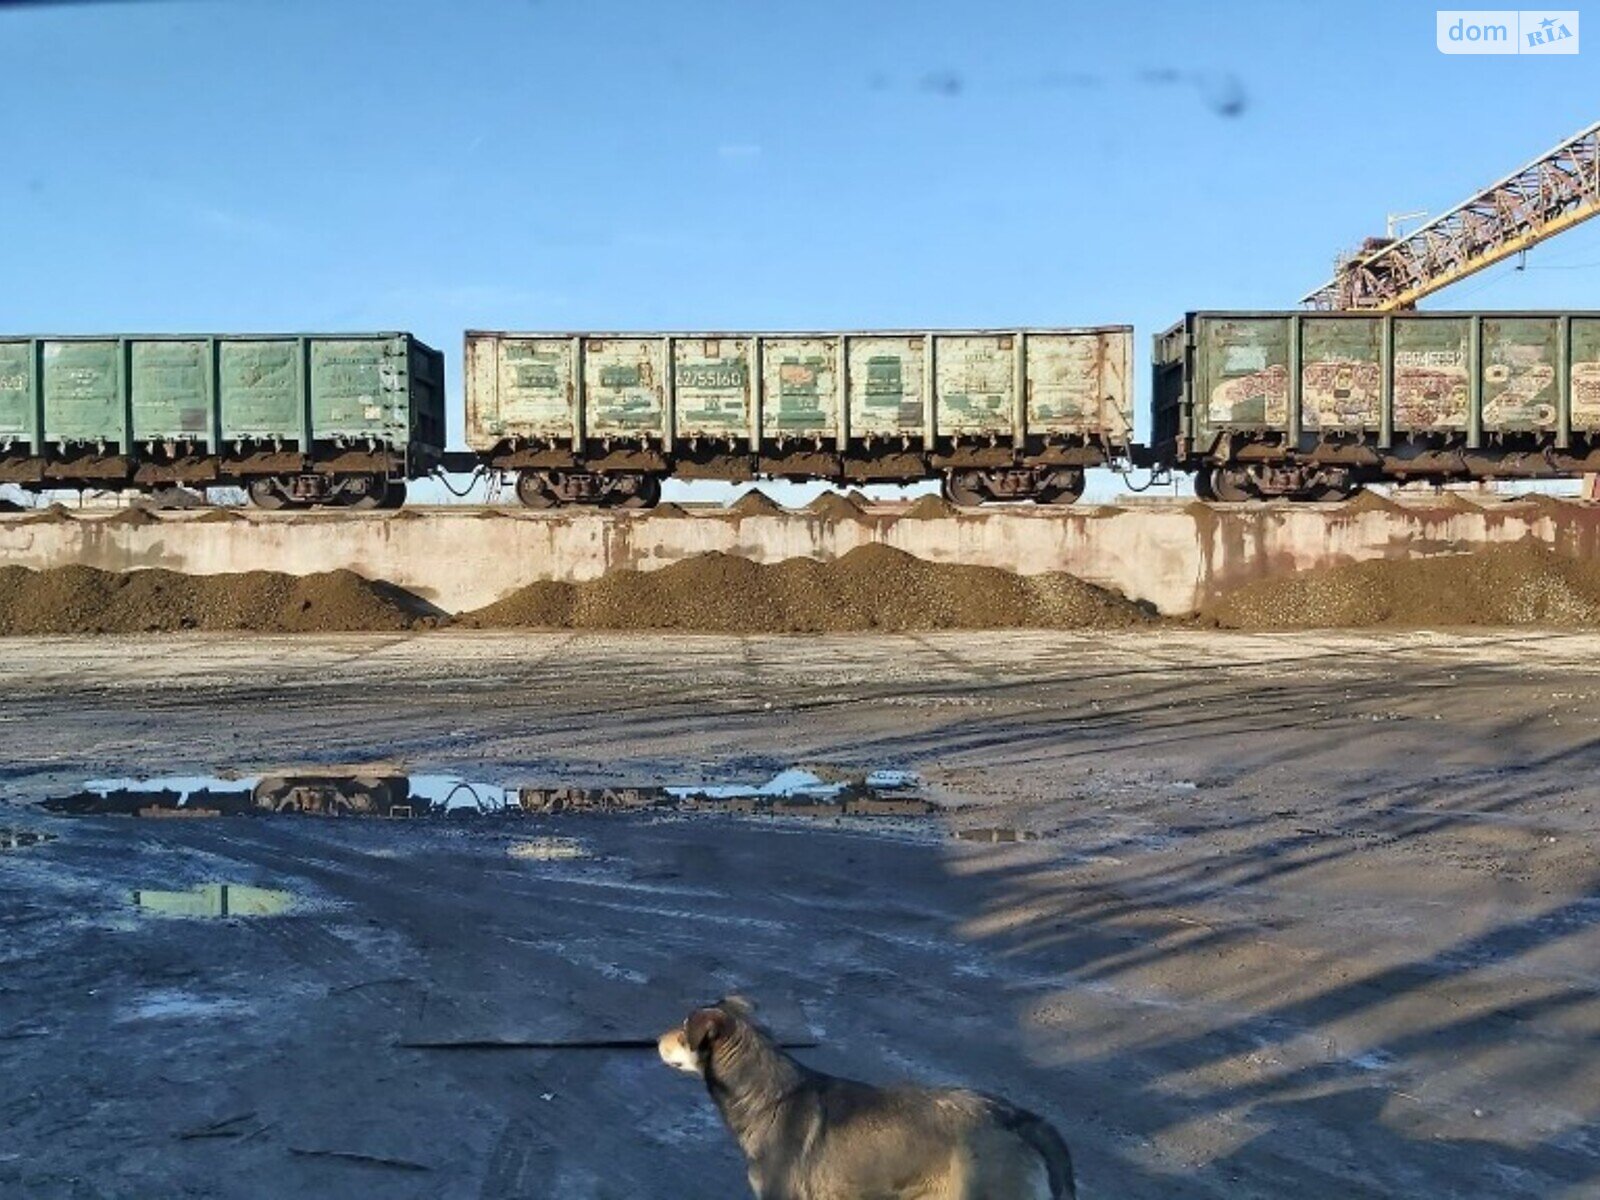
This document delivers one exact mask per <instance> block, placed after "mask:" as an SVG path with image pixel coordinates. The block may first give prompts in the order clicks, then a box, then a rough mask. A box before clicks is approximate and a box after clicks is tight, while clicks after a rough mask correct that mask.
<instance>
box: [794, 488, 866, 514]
mask: <svg viewBox="0 0 1600 1200" xmlns="http://www.w3.org/2000/svg"><path fill="white" fill-rule="evenodd" d="M806 512H808V513H810V514H811V515H812V516H815V517H824V518H826V519H827V520H829V521H859V520H861V518H862V515H863V514H862V512H861V509H860V508H859V507H857V506H856V504H855V502H854V501H852V500H851V499H850V498H849V497H848V496H841V495H840V494H839V493H838V492H823V493H822V495H820V496H818V497H817V498H816V499H815V500H813V501H812V502H811V503H810V504H808V505H806Z"/></svg>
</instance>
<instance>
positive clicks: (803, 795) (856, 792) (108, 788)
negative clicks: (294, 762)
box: [43, 767, 933, 818]
mask: <svg viewBox="0 0 1600 1200" xmlns="http://www.w3.org/2000/svg"><path fill="white" fill-rule="evenodd" d="M920 788H921V780H920V779H919V778H918V777H917V776H916V775H914V774H912V773H911V772H909V771H900V770H877V771H872V772H870V773H868V774H866V775H854V776H843V777H838V778H833V779H824V778H822V777H821V776H820V775H818V774H817V773H816V772H814V771H809V770H806V769H804V768H801V767H791V768H790V769H788V770H786V771H780V772H779V773H778V774H776V775H774V776H773V777H772V778H770V779H767V780H764V781H761V782H758V783H716V784H679V785H670V786H664V787H663V786H655V785H651V786H641V787H572V786H559V787H522V788H506V787H501V786H499V785H498V784H490V783H480V782H476V781H473V780H468V779H463V778H461V777H459V776H455V775H408V774H405V773H403V772H399V771H389V770H384V769H381V768H372V769H370V770H359V769H358V770H349V771H322V772H314V771H308V772H299V771H296V772H280V773H277V774H270V775H246V776H224V775H169V776H162V777H159V778H153V779H137V778H119V779H91V780H88V781H87V782H85V783H84V785H83V787H82V789H81V790H80V791H78V792H74V793H73V794H71V795H67V796H57V797H53V798H51V799H48V800H46V801H44V805H43V806H44V807H45V808H46V809H48V810H50V811H52V812H58V813H64V814H70V815H75V816H107V815H110V816H135V817H145V818H185V817H245V816H250V817H254V816H270V815H277V814H295V815H301V816H323V817H387V818H416V817H438V816H457V815H478V814H500V813H526V814H540V815H553V814H557V813H601V812H631V811H643V810H648V809H665V810H671V811H682V812H702V811H713V812H728V813H771V814H774V815H783V816H802V817H836V816H840V815H848V816H900V817H905V816H923V815H926V814H927V813H929V812H932V811H933V805H932V804H930V803H929V802H928V801H927V800H925V799H924V798H923V797H922V795H921V794H920Z"/></svg>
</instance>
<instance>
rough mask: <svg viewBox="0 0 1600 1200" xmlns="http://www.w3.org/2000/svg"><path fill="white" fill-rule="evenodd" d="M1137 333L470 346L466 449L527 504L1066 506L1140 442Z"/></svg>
mask: <svg viewBox="0 0 1600 1200" xmlns="http://www.w3.org/2000/svg"><path fill="white" fill-rule="evenodd" d="M1132 345H1133V334H1132V330H1131V329H1130V328H1129V327H1127V326H1125V325H1113V326H1101V327H1092V328H1084V329H998V330H996V329H985V330H903V331H877V330H868V331H860V332H836V333H748V332H747V333H704V332H702V333H645V334H640V333H564V334H550V333H496V332H476V331H469V332H468V333H467V335H466V367H465V375H466V392H467V427H466V434H467V444H468V445H469V446H470V447H472V449H473V450H474V451H476V452H477V454H478V455H479V456H480V460H481V462H482V463H483V465H484V466H485V467H486V468H488V469H494V470H503V471H515V472H517V475H518V482H517V494H518V496H520V497H521V498H522V500H523V502H524V503H525V504H528V505H530V506H532V507H547V506H552V505H557V504H565V503H620V504H624V505H629V506H643V505H649V504H653V503H654V502H655V499H656V497H657V496H658V495H659V494H660V483H661V480H662V479H663V478H666V477H669V476H677V477H683V478H695V477H701V478H714V479H731V480H737V479H751V478H756V477H759V476H775V477H781V478H788V479H798V480H806V479H828V480H834V481H839V482H845V481H851V482H870V481H880V482H896V483H904V482H909V481H912V480H918V479H926V478H941V479H942V480H943V484H944V489H945V494H946V496H948V497H949V498H950V499H951V500H954V501H955V502H957V503H959V504H969V505H970V504H979V503H981V502H983V501H985V500H1020V499H1032V500H1036V501H1039V502H1041V503H1052V504H1062V503H1071V502H1072V501H1073V500H1075V499H1077V497H1078V496H1079V495H1081V494H1082V491H1083V486H1084V469H1085V468H1087V467H1093V466H1100V465H1103V464H1106V463H1110V462H1114V461H1117V460H1119V459H1121V458H1123V457H1124V456H1126V454H1127V453H1128V451H1129V448H1130V441H1131V438H1132V433H1133V409H1132V403H1133V401H1132V397H1133V390H1132V378H1131V376H1132V365H1133V364H1132Z"/></svg>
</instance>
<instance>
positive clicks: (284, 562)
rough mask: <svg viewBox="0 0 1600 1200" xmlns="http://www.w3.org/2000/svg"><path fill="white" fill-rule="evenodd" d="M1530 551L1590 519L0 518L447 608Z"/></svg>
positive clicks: (148, 559)
mask: <svg viewBox="0 0 1600 1200" xmlns="http://www.w3.org/2000/svg"><path fill="white" fill-rule="evenodd" d="M1526 537H1532V538H1536V539H1538V540H1539V541H1541V542H1544V543H1546V544H1548V545H1550V546H1551V547H1553V548H1555V549H1557V550H1560V551H1562V552H1565V553H1571V554H1584V555H1592V554H1595V553H1597V552H1600V506H1596V505H1593V504H1587V503H1579V502H1575V501H1556V500H1551V499H1547V498H1541V499H1538V500H1533V501H1524V502H1492V501H1491V502H1487V503H1485V504H1484V505H1483V506H1482V507H1479V506H1477V505H1473V504H1469V503H1468V502H1466V501H1463V500H1459V499H1454V498H1452V499H1449V500H1446V501H1444V502H1443V503H1434V504H1426V505H1411V504H1407V505H1403V506H1400V505H1393V504H1389V503H1386V502H1379V501H1377V500H1376V499H1373V498H1368V499H1365V500H1361V501H1357V502H1354V503H1352V504H1346V505H1340V506H1292V505H1266V506H1260V507H1248V506H1234V507H1227V506H1222V507H1207V506H1205V505H1201V504H1198V503H1190V504H1177V503H1170V502H1169V503H1160V502H1140V503H1133V504H1129V505H1127V506H1125V507H1088V508H1083V509H1074V510H1072V511H1070V512H1067V513H1060V512H1046V511H1042V510H1038V509H1034V508H1031V507H1020V508H1017V509H1001V510H996V511H993V512H986V513H983V514H981V515H977V514H973V515H966V514H963V515H959V516H948V517H931V518H928V517H914V516H907V515H904V509H903V507H899V506H894V505H879V506H874V507H873V508H872V509H870V510H868V511H866V512H864V513H863V514H862V516H861V517H860V518H859V519H854V518H845V519H843V520H836V519H824V518H822V517H819V516H817V515H815V514H811V513H808V512H805V511H798V512H783V513H773V514H765V513H757V514H739V513H735V512H731V511H728V510H724V509H709V510H705V511H696V512H689V513H684V512H681V511H679V512H674V511H672V510H670V509H669V510H668V511H666V512H664V513H661V514H655V513H638V514H632V513H619V512H603V513H601V512H590V513H577V514H561V515H549V514H542V513H528V512H523V511H520V510H510V509H459V510H456V509H446V508H439V509H420V510H419V509H412V510H406V511H403V512H400V513H349V514H340V513H296V514H285V513H270V514H269V513H258V512H253V511H249V512H244V513H239V512H233V513H230V514H228V515H223V514H219V513H210V514H206V515H204V516H199V517H197V516H196V515H194V514H188V513H168V514H161V515H160V516H159V517H158V518H154V519H151V520H149V521H147V522H141V521H139V520H136V519H130V518H129V517H128V516H127V515H126V514H125V515H122V516H119V517H110V518H108V517H106V516H104V515H89V514H87V513H85V514H83V515H76V516H71V517H68V516H65V515H60V514H57V515H55V516H53V517H44V516H41V515H38V514H35V515H31V516H4V517H0V565H12V564H15V565H20V566H26V567H34V568H47V567H59V566H64V565H66V564H69V563H81V564H84V565H87V566H93V567H101V568H104V569H106V570H117V571H125V570H133V569H137V568H140V567H167V568H170V569H171V570H175V571H185V572H190V573H193V574H217V573H222V572H242V571H251V570H272V571H284V572H288V573H290V574H296V575H304V574H309V573H311V572H315V571H328V570H334V569H336V568H340V567H347V568H349V569H351V570H353V571H356V572H358V573H360V574H362V575H365V576H368V577H369V578H373V579H386V580H389V581H390V582H392V583H396V584H398V585H400V586H401V587H404V588H407V589H408V590H410V591H413V592H415V593H417V594H418V595H420V596H423V597H425V598H426V599H428V600H429V601H431V602H432V603H434V604H436V605H438V606H439V607H440V608H441V609H444V610H446V611H449V612H459V611H463V610H466V609H471V608H477V607H480V606H482V605H485V604H488V603H490V602H492V601H494V600H497V599H499V598H500V597H501V596H504V595H506V594H507V593H509V592H511V591H513V590H515V589H516V588H518V587H520V586H521V585H523V584H525V583H528V582H530V581H532V580H535V579H565V580H574V581H577V580H585V579H593V578H594V577H596V576H598V575H600V574H602V573H603V572H605V571H608V570H612V569H615V568H621V567H635V568H639V569H642V570H650V569H653V568H656V567H662V566H665V565H667V564H668V563H672V562H676V561H678V560H680V559H683V558H688V557H690V556H693V555H696V554H704V553H707V552H708V551H713V550H716V551H722V552H724V553H728V554H738V555H743V556H745V557H748V558H753V559H758V560H760V561H763V562H776V561H778V560H780V559H784V558H791V557H795V556H812V557H817V558H830V557H835V556H838V555H841V554H844V553H845V552H847V551H849V550H851V549H853V548H854V547H856V546H859V545H862V544H864V543H867V542H874V541H876V542H885V543H887V544H889V545H891V546H895V547H897V548H899V549H901V550H905V551H907V552H908V553H910V554H914V555H917V556H918V557H919V558H927V559H932V560H934V561H938V562H961V563H972V564H980V565H985V566H994V567H1003V568H1005V569H1006V570H1011V571H1020V572H1023V573H1026V574H1032V573H1037V572H1042V571H1068V572H1071V573H1072V574H1074V575H1078V576H1080V577H1082V578H1084V579H1088V580H1091V581H1092V582H1094V583H1098V584H1102V585H1104V586H1106V587H1110V588H1115V589H1116V590H1117V591H1120V592H1122V593H1123V594H1124V595H1127V596H1129V597H1132V598H1134V599H1138V600H1146V601H1149V602H1150V603H1152V604H1153V605H1155V607H1156V608H1157V609H1159V610H1160V611H1161V612H1163V613H1167V614H1172V615H1178V614H1183V613H1188V612H1192V611H1194V610H1195V609H1196V608H1197V607H1198V606H1199V605H1201V604H1202V603H1203V602H1204V601H1205V600H1206V599H1207V598H1208V597H1210V596H1211V595H1213V594H1215V593H1218V592H1221V591H1225V590H1227V589H1230V588H1233V587H1237V586H1238V585H1240V584H1242V583H1246V582H1249V581H1251V580H1255V579H1260V578H1264V577H1267V576H1270V575H1273V574H1279V573H1283V572H1290V571H1305V570H1312V569H1315V568H1318V567H1327V566H1332V565H1335V564H1337V563H1342V562H1350V561H1354V560H1358V559H1370V558H1399V557H1404V556H1408V555H1419V554H1438V553H1448V552H1454V551H1462V550H1470V549H1473V548H1475V547H1479V546H1483V545H1487V544H1490V543H1497V542H1506V541H1515V540H1517V539H1520V538H1526Z"/></svg>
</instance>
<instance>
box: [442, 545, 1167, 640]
mask: <svg viewBox="0 0 1600 1200" xmlns="http://www.w3.org/2000/svg"><path fill="white" fill-rule="evenodd" d="M1154 619H1155V618H1154V617H1152V616H1151V615H1150V614H1149V613H1148V612H1147V611H1146V610H1145V609H1143V608H1141V607H1140V606H1138V605H1136V604H1134V603H1133V602H1132V601H1129V600H1125V599H1124V598H1123V597H1121V596H1119V595H1117V594H1115V593H1113V592H1108V591H1106V590H1105V589H1103V588H1099V587H1095V586H1094V585H1092V584H1088V583H1085V582H1084V581H1083V580H1081V579H1078V578H1076V577H1074V576H1071V575H1064V574H1055V575H1032V576H1024V575H1016V574H1013V573H1011V572H1009V571H1002V570H998V569H996V568H993V567H970V566H955V565H950V564H946V563H931V562H927V561H925V560H923V559H919V558H915V557H913V556H912V555H909V554H906V553H904V552H902V551H899V550H895V549H892V548H890V547H888V546H881V545H870V546H862V547H859V548H857V549H855V550H852V551H851V552H850V553H848V554H846V555H844V556H843V557H841V558H838V559H835V560H834V561H832V562H819V561H817V560H815V559H810V558H791V559H788V560H786V561H784V562H781V563H774V564H771V565H766V564H761V563H755V562H751V561H750V560H749V559H746V558H738V557H734V556H732V555H727V554H704V555H700V556H698V557H696V558H691V559H685V560H684V561H682V562H678V563H674V564H672V565H671V566H668V567H663V568H662V569H660V570H657V571H614V572H611V573H610V574H608V575H604V576H602V577H601V578H599V579H596V580H593V581H591V582H589V583H580V584H571V583H555V582H549V583H534V584H531V585H529V586H528V587H525V588H523V589H521V590H520V591H517V592H515V593H513V594H512V595H510V596H508V597H506V598H505V599H503V600H500V601H498V602H497V603H495V604H491V605H490V606H488V607H487V608H482V609H479V610H477V611H476V612H473V613H468V614H466V615H465V616H464V617H463V618H462V621H463V623H465V624H468V625H472V626H475V627H478V628H495V627H506V626H513V627H538V628H555V629H682V630H703V631H706V632H725V633H799V632H824V631H827V632H833V631H841V632H843V631H851V630H867V629H882V630H910V629H1005V628H1043V629H1091V628H1124V627H1128V626H1134V625H1141V624H1144V623H1146V622H1149V621H1152V620H1154Z"/></svg>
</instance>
